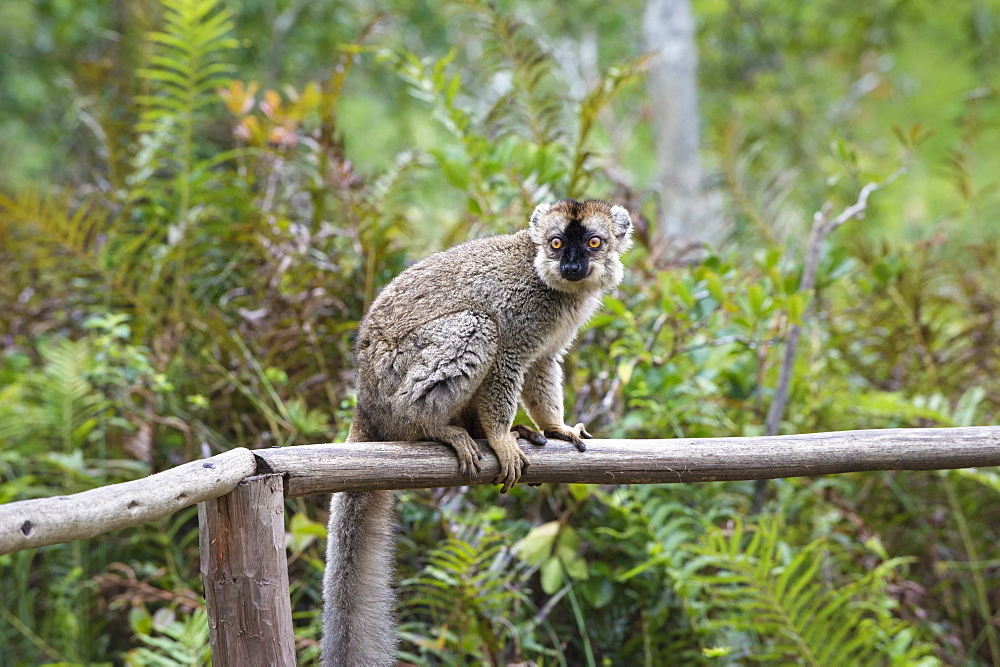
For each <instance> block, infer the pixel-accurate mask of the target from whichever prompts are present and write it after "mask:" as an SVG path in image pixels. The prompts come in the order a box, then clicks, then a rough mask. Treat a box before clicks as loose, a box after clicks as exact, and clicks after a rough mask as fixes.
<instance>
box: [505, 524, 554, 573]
mask: <svg viewBox="0 0 1000 667" xmlns="http://www.w3.org/2000/svg"><path fill="white" fill-rule="evenodd" d="M560 526H561V524H560V523H559V522H558V521H549V522H548V523H543V524H542V525H541V526H535V527H534V528H532V529H531V530H530V531H528V534H527V535H525V536H524V537H523V538H521V539H520V540H518V541H517V543H515V544H514V554H515V555H516V556H517V557H518V558H520V559H521V560H522V561H524V562H525V563H527V564H528V565H538V564H539V563H541V562H542V561H543V560H545V559H546V558H548V557H549V556H550V555H551V554H552V548H553V546H554V545H555V541H556V536H557V535H558V534H559V528H560Z"/></svg>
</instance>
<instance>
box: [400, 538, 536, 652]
mask: <svg viewBox="0 0 1000 667" xmlns="http://www.w3.org/2000/svg"><path fill="white" fill-rule="evenodd" d="M502 552H503V542H502V540H501V537H500V536H499V535H495V534H491V535H487V536H486V537H484V538H482V539H481V540H480V541H479V542H478V543H470V542H467V541H465V540H461V539H458V538H450V539H449V540H448V541H447V542H445V543H444V544H443V545H442V546H440V547H438V548H436V549H434V550H432V551H431V552H430V553H428V555H427V563H426V565H425V566H424V568H423V569H422V570H421V571H420V573H419V574H418V575H417V576H416V577H414V578H412V579H409V580H407V581H404V582H403V586H405V587H407V588H409V589H410V592H409V593H408V594H407V595H406V597H405V599H406V600H407V607H408V608H409V609H410V610H411V611H412V612H415V613H419V612H424V613H429V614H430V616H431V619H432V621H433V623H435V624H436V625H438V626H439V627H441V628H448V627H451V628H455V629H456V631H459V630H460V632H459V634H460V635H462V636H459V637H454V636H452V637H451V641H452V642H454V644H455V645H454V646H452V647H451V648H452V649H453V650H462V648H463V647H466V649H467V646H466V644H465V642H463V639H464V638H465V637H466V636H471V637H474V638H475V639H476V640H477V641H476V642H474V643H478V644H481V645H482V646H483V648H484V650H485V651H486V652H488V653H489V654H490V655H492V656H493V657H494V658H495V657H497V656H498V655H499V653H500V651H501V648H500V641H499V636H498V634H497V632H496V631H495V629H494V627H493V626H494V619H495V618H498V617H501V616H502V617H509V616H510V610H511V608H512V607H513V605H514V604H515V603H517V602H520V601H523V599H524V596H523V594H522V593H521V592H520V591H518V590H516V589H515V587H513V586H511V585H510V582H511V579H512V577H513V576H514V574H513V572H512V571H511V570H510V569H509V568H507V567H506V559H504V558H503V557H502V555H503V553H502ZM443 634H445V635H447V633H443Z"/></svg>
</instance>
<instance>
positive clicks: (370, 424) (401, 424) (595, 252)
mask: <svg viewBox="0 0 1000 667" xmlns="http://www.w3.org/2000/svg"><path fill="white" fill-rule="evenodd" d="M631 234H632V223H631V220H630V219H629V214H628V211H626V210H625V209H624V208H622V207H621V206H610V205H608V204H605V203H604V202H600V201H594V200H591V201H585V202H578V201H574V200H572V199H564V200H563V201H560V202H557V203H555V204H542V205H540V206H538V207H537V208H536V209H535V210H534V212H533V213H532V215H531V221H530V224H529V228H528V229H526V230H522V231H519V232H516V233H514V234H507V235H502V236H493V237H490V238H484V239H479V240H475V241H468V242H466V243H463V244H461V245H458V246H455V247H454V248H451V249H450V250H445V251H444V252H440V253H437V254H435V255H431V256H430V257H428V258H427V259H425V260H423V261H421V262H419V263H417V264H415V265H414V266H412V267H410V268H409V269H407V270H406V271H404V272H403V273H401V274H400V275H399V276H397V277H396V278H395V279H394V280H393V281H392V282H390V283H389V285H388V286H387V287H386V288H385V289H384V290H383V291H382V293H381V294H379V296H378V297H377V298H376V299H375V301H374V303H372V305H371V308H370V309H369V311H368V314H367V315H366V316H365V317H364V319H363V320H362V321H361V326H360V327H359V329H358V335H357V347H356V357H357V359H356V361H357V378H358V393H357V395H358V400H357V409H356V410H355V413H354V421H353V422H352V424H351V428H350V433H349V434H348V440H350V441H352V442H379V441H398V440H437V441H440V442H443V443H446V444H448V445H450V446H451V447H452V448H453V449H454V450H455V453H456V454H457V455H458V465H459V469H460V470H461V472H462V473H463V474H468V475H469V476H470V477H472V478H473V479H475V478H477V477H478V476H479V475H480V473H481V472H482V458H483V457H482V455H481V454H480V453H479V448H478V447H477V446H476V443H475V442H474V441H473V437H485V438H486V440H487V442H488V443H489V446H490V448H491V449H492V450H493V452H494V453H495V454H496V456H497V459H498V460H499V462H500V473H499V474H498V475H497V476H496V477H494V478H493V480H492V482H493V483H494V484H501V485H502V489H501V492H506V491H507V490H508V489H509V488H510V487H511V485H512V484H514V483H515V482H517V481H518V480H519V479H520V477H521V473H522V471H523V470H524V469H525V468H526V467H527V466H528V458H527V457H526V456H525V455H524V453H522V451H521V448H520V447H519V446H518V444H517V436H518V435H520V436H521V437H524V438H527V439H528V440H530V441H531V442H533V443H535V444H544V443H545V436H549V437H553V438H560V439H564V440H569V441H572V442H574V443H575V444H576V445H577V447H578V448H579V449H580V451H583V450H585V449H586V447H585V446H584V443H583V438H586V437H590V434H589V433H587V431H586V429H585V428H584V426H583V424H577V425H576V426H573V427H570V426H568V425H567V424H566V423H565V422H564V421H563V386H562V381H563V376H562V367H561V361H562V357H563V355H564V354H565V352H566V349H567V348H568V347H569V345H570V343H572V342H573V339H574V338H575V336H576V332H577V330H578V329H579V328H580V326H581V325H582V324H583V323H585V322H586V321H587V320H588V319H589V318H590V317H591V315H593V313H594V311H595V310H596V309H597V307H598V306H599V305H600V302H601V298H602V296H603V294H604V293H605V292H607V291H608V290H610V289H612V288H614V287H615V286H616V285H618V283H620V282H621V280H622V275H623V268H622V263H621V259H620V256H621V254H622V253H623V252H625V251H626V250H627V249H628V248H629V247H630V246H631V245H632V239H631ZM518 399H520V401H521V403H522V404H523V405H524V408H525V410H526V411H527V413H528V416H529V417H531V420H532V421H533V422H534V423H535V426H536V427H537V428H538V431H533V430H531V429H529V428H527V427H524V426H516V427H515V426H512V424H513V421H514V415H515V413H516V411H517V405H518ZM512 428H513V429H514V430H513V431H512V430H511V429H512ZM543 434H544V435H543ZM328 530H329V533H328V544H327V558H326V575H325V579H324V584H323V591H324V599H325V608H324V611H323V626H324V630H323V641H322V664H323V665H326V666H330V665H337V666H345V667H346V666H350V667H355V666H357V665H391V664H393V663H394V662H395V655H396V636H395V634H396V633H395V623H394V618H393V612H392V604H393V592H392V588H391V578H392V569H393V563H392V561H393V543H394V532H395V513H394V511H393V499H392V492H391V491H352V492H347V493H337V494H334V495H333V498H332V501H331V503H330V524H329V528H328Z"/></svg>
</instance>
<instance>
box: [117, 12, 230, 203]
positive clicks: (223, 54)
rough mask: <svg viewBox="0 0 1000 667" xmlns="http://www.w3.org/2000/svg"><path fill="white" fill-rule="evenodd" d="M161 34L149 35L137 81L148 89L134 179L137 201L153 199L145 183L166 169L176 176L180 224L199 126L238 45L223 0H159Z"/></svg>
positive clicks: (141, 101)
mask: <svg viewBox="0 0 1000 667" xmlns="http://www.w3.org/2000/svg"><path fill="white" fill-rule="evenodd" d="M161 4H162V6H163V10H164V13H163V20H164V26H163V30H156V31H151V32H149V33H148V34H147V37H148V39H149V40H150V41H151V42H152V43H153V48H154V53H153V55H152V56H151V57H150V59H149V63H148V65H147V66H146V67H144V68H142V69H140V70H139V77H140V79H141V80H142V81H143V83H144V84H145V87H146V88H147V93H146V94H145V95H140V96H138V98H137V101H138V102H139V104H140V106H141V112H140V116H139V123H138V130H139V133H140V135H139V139H138V147H137V151H136V159H135V164H134V166H135V172H134V174H133V175H132V179H131V185H132V186H133V193H132V194H133V199H134V200H137V199H143V198H150V197H153V195H154V193H151V190H150V188H148V187H144V184H145V182H146V181H147V180H149V179H151V178H152V177H153V176H154V175H157V174H158V173H161V172H162V171H163V170H164V169H167V170H168V172H170V174H171V175H173V176H176V178H177V192H176V195H177V196H178V198H179V202H178V208H179V215H178V216H177V217H178V219H179V220H181V221H182V222H185V221H186V220H187V213H188V209H189V207H190V205H191V196H192V185H193V180H194V175H195V174H196V171H197V167H198V165H197V163H196V159H195V156H194V130H195V126H196V124H197V122H198V120H199V119H200V117H201V116H202V115H203V113H204V112H205V111H206V109H207V108H208V107H210V106H211V105H213V104H215V103H216V102H217V101H218V97H217V96H216V95H215V93H214V91H215V90H216V89H217V88H220V87H223V86H225V85H226V84H227V83H228V82H229V74H230V73H231V72H232V71H233V67H232V65H231V63H230V62H229V61H228V60H227V57H228V53H229V51H231V50H232V49H234V48H236V46H237V42H236V40H235V39H233V38H232V37H230V36H229V35H230V33H231V31H232V29H233V15H232V12H231V11H230V10H228V9H226V8H225V7H224V6H223V5H222V3H221V2H219V0H161Z"/></svg>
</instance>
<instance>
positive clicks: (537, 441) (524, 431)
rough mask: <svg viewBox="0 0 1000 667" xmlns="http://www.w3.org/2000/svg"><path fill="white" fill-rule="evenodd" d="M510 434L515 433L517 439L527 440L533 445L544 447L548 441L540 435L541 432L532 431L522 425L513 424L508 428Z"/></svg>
mask: <svg viewBox="0 0 1000 667" xmlns="http://www.w3.org/2000/svg"><path fill="white" fill-rule="evenodd" d="M510 432H511V433H515V434H516V435H517V437H519V438H521V439H522V440H527V441H528V442H530V443H531V444H533V445H544V444H545V443H546V442H548V440H546V439H545V436H544V435H542V432H541V431H536V430H534V429H531V428H528V427H527V426H524V425H523V424H514V425H513V426H511V427H510Z"/></svg>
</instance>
